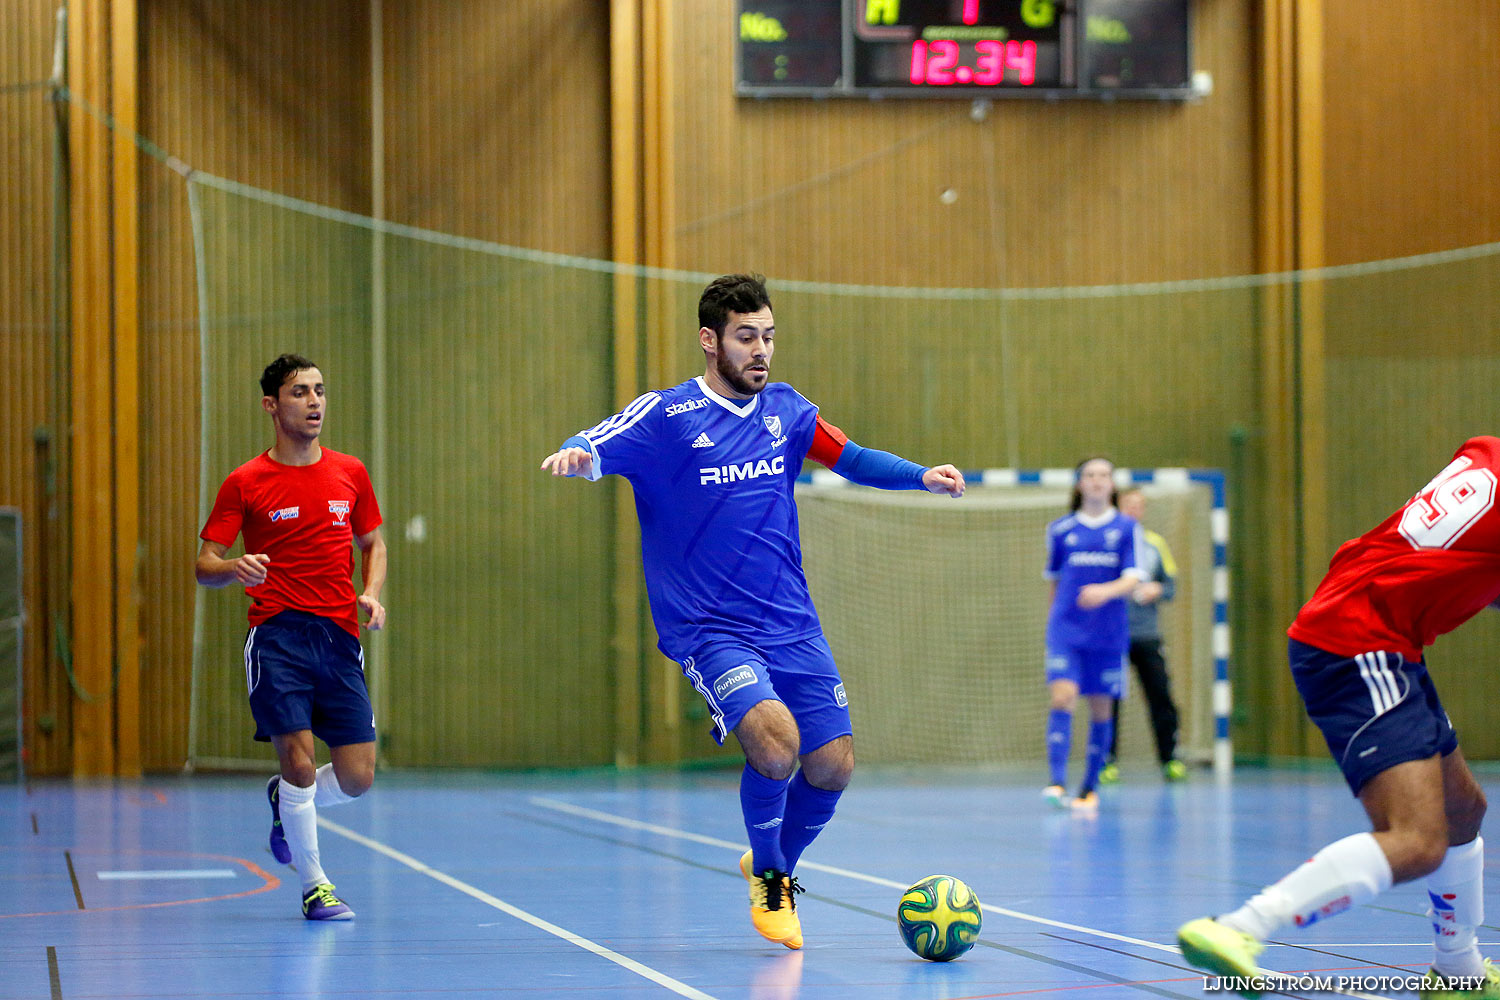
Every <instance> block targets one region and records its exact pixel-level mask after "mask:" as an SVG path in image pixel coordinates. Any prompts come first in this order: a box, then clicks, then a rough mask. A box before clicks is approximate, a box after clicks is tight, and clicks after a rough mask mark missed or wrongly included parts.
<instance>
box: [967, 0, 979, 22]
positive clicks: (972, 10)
mask: <svg viewBox="0 0 1500 1000" xmlns="http://www.w3.org/2000/svg"><path fill="white" fill-rule="evenodd" d="M978 23H979V0H964V24H978Z"/></svg>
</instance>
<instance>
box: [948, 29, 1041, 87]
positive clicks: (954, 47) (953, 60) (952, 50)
mask: <svg viewBox="0 0 1500 1000" xmlns="http://www.w3.org/2000/svg"><path fill="white" fill-rule="evenodd" d="M929 47H930V49H931V51H932V55H933V58H931V59H929V60H928V61H927V82H928V83H930V84H932V85H934V86H938V87H942V86H946V85H947V84H950V83H952V82H953V67H954V66H955V65H957V63H958V43H957V42H955V41H954V40H953V39H951V38H940V39H938V40H937V41H935V42H933V43H932V44H931V45H930V46H929ZM1033 47H1034V46H1033Z"/></svg>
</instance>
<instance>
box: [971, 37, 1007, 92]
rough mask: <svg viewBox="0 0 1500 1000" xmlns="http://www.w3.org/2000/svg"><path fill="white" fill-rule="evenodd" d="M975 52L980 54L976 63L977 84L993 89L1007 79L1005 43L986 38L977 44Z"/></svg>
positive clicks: (975, 76)
mask: <svg viewBox="0 0 1500 1000" xmlns="http://www.w3.org/2000/svg"><path fill="white" fill-rule="evenodd" d="M974 50H975V51H976V52H977V53H978V54H979V58H978V59H977V60H976V61H975V68H976V70H977V72H975V74H974V82H975V83H979V84H983V85H984V86H986V87H993V86H994V85H995V84H997V83H999V82H1000V81H1002V80H1004V79H1005V43H1003V42H1000V41H997V40H996V39H993V38H986V39H983V40H981V41H978V42H975V43H974Z"/></svg>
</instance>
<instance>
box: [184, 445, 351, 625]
mask: <svg viewBox="0 0 1500 1000" xmlns="http://www.w3.org/2000/svg"><path fill="white" fill-rule="evenodd" d="M378 527H380V506H379V504H377V503H376V502H375V488H374V487H373V486H371V485H370V473H369V472H368V471H367V470H366V469H365V464H364V463H363V462H361V461H360V460H359V459H357V458H355V457H354V456H353V455H345V454H343V453H342V452H337V451H334V450H333V449H332V448H324V449H323V455H322V457H321V458H320V459H318V461H316V462H314V463H313V464H312V465H282V464H281V463H280V462H277V461H275V460H274V459H272V458H271V457H270V456H269V455H267V454H260V455H257V456H256V457H255V458H252V459H251V460H250V461H248V462H246V463H245V464H244V465H242V466H240V467H239V468H238V469H235V470H234V471H233V472H231V473H230V474H229V478H228V479H225V480H224V485H223V486H220V487H219V495H218V497H217V499H215V500H214V508H213V510H212V511H210V512H209V515H208V523H207V524H205V525H204V526H203V531H202V532H200V533H199V536H198V537H200V538H202V539H203V540H204V541H207V542H218V543H219V544H220V545H223V546H225V547H226V548H227V547H228V546H230V545H233V544H234V539H235V536H237V535H238V534H240V532H242V531H243V532H244V534H245V551H246V552H263V553H265V554H266V555H268V556H270V557H271V565H270V566H269V567H268V568H267V570H266V579H265V582H264V583H261V584H258V585H257V586H254V587H246V588H245V593H246V594H248V595H249V597H250V624H251V625H259V624H261V623H262V622H265V621H268V620H269V619H271V618H273V617H274V616H275V615H277V614H278V613H280V612H282V611H306V612H308V613H310V614H315V615H322V616H323V617H324V618H331V619H333V620H334V621H335V622H338V624H339V625H340V626H342V627H343V629H344V631H346V632H348V633H349V634H350V635H352V636H354V637H355V638H358V637H359V617H358V614H357V612H356V610H355V604H354V582H353V576H354V539H355V538H356V537H358V536H360V535H367V534H369V533H370V532H372V531H374V530H375V529H376V528H378Z"/></svg>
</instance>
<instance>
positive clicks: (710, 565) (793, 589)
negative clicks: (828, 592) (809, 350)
mask: <svg viewBox="0 0 1500 1000" xmlns="http://www.w3.org/2000/svg"><path fill="white" fill-rule="evenodd" d="M817 415H818V408H817V407H816V406H814V405H813V404H812V403H810V402H808V401H807V400H806V399H804V398H803V397H802V395H801V394H800V393H798V392H797V390H795V389H793V388H792V387H791V386H789V385H787V384H786V383H784V382H773V383H770V384H768V385H767V386H766V387H765V389H764V390H762V391H761V392H760V393H759V394H758V395H755V396H752V397H751V398H750V399H747V400H734V399H729V398H726V397H724V396H721V395H719V394H718V393H716V392H714V391H713V390H712V389H710V388H709V387H708V385H707V383H706V382H705V381H704V380H703V378H702V377H701V376H700V377H698V378H695V379H690V380H689V381H687V382H683V383H682V384H680V385H676V386H673V387H672V388H670V389H662V390H659V391H656V392H648V393H646V394H645V395H644V396H641V397H639V398H638V399H636V400H635V401H634V402H632V403H631V404H630V405H629V406H627V407H625V409H623V410H621V411H620V412H619V413H617V414H615V415H614V416H612V417H610V418H609V419H608V420H605V421H603V422H602V423H600V424H598V425H596V426H594V427H592V428H590V429H589V430H586V431H584V432H583V433H582V435H580V436H578V437H574V438H570V439H569V440H568V442H567V444H568V445H578V446H579V447H584V448H587V449H588V450H589V451H591V452H592V453H593V456H594V464H593V469H592V470H591V472H590V475H589V478H590V479H598V478H599V477H600V476H603V475H607V474H611V473H612V474H615V475H621V476H624V477H625V478H626V479H628V480H630V485H631V486H632V487H634V489H635V507H636V513H637V515H638V516H639V517H640V521H641V558H642V562H643V563H644V566H645V575H646V592H647V594H648V595H649V597H650V599H651V617H652V619H653V620H654V621H655V622H656V634H657V637H658V642H657V645H658V646H659V647H660V648H661V651H662V652H663V653H665V654H666V655H667V656H669V657H671V658H672V659H674V660H681V659H683V658H684V657H687V656H690V655H692V654H693V653H694V651H696V650H698V649H700V648H701V647H702V646H703V645H704V644H705V643H706V642H709V641H711V640H714V639H724V638H732V639H735V640H737V641H739V642H744V643H747V644H749V645H752V646H759V645H779V644H783V643H790V642H800V641H802V640H804V639H809V638H812V637H814V636H818V635H821V634H822V626H821V625H820V624H819V622H818V615H817V612H816V611H815V610H814V609H813V605H812V597H811V595H810V594H809V593H808V589H807V578H806V577H805V576H804V575H803V573H802V542H801V537H800V535H799V534H798V528H797V506H796V503H795V502H794V501H793V495H792V491H793V487H794V485H795V483H796V480H797V475H798V473H800V472H801V471H802V459H803V456H805V455H806V454H807V451H808V448H809V447H810V446H811V444H812V441H813V433H814V430H815V427H816V423H817Z"/></svg>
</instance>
